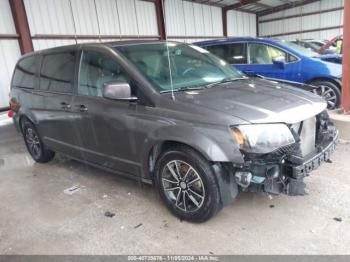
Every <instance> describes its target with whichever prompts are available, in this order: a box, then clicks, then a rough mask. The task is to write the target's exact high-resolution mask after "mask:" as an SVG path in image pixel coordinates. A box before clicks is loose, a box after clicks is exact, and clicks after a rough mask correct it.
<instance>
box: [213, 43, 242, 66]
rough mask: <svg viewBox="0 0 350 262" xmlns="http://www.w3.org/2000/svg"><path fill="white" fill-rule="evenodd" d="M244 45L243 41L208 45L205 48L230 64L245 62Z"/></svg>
mask: <svg viewBox="0 0 350 262" xmlns="http://www.w3.org/2000/svg"><path fill="white" fill-rule="evenodd" d="M246 46H247V45H246V44H245V43H234V44H223V45H214V46H208V47H207V50H208V51H210V52H211V53H213V54H214V55H216V56H218V57H220V58H222V59H224V60H226V61H227V62H228V63H230V64H246V63H247V50H246Z"/></svg>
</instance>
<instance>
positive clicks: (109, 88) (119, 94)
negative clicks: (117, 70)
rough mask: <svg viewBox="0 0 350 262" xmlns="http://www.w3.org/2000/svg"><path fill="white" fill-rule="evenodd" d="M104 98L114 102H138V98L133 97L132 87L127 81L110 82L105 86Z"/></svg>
mask: <svg viewBox="0 0 350 262" xmlns="http://www.w3.org/2000/svg"><path fill="white" fill-rule="evenodd" d="M102 94H103V97H104V98H108V99H113V100H125V101H136V100H137V97H134V96H131V88H130V85H129V84H128V83H127V82H125V81H117V80H116V81H110V82H106V83H104V84H103V93H102Z"/></svg>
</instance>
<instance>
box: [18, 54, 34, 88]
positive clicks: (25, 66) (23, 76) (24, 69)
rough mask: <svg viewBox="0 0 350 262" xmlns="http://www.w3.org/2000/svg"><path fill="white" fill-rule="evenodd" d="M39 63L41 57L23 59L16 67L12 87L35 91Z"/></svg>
mask: <svg viewBox="0 0 350 262" xmlns="http://www.w3.org/2000/svg"><path fill="white" fill-rule="evenodd" d="M38 63H39V57H38V56H37V55H33V56H29V57H25V58H23V59H21V60H20V61H19V62H18V63H17V65H16V68H15V72H14V74H13V80H12V86H14V87H19V88H30V89H33V88H34V87H35V85H36V72H37V68H38Z"/></svg>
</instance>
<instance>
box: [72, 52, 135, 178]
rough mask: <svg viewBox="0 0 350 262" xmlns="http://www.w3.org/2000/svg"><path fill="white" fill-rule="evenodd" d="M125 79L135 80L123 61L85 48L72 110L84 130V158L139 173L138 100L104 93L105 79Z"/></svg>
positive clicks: (126, 171)
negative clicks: (120, 63)
mask: <svg viewBox="0 0 350 262" xmlns="http://www.w3.org/2000/svg"><path fill="white" fill-rule="evenodd" d="M113 80H119V81H120V80H122V81H126V82H128V83H130V85H131V86H132V85H133V83H132V82H131V80H130V77H129V76H128V75H127V74H126V73H125V72H124V70H122V68H121V67H120V66H119V64H118V63H117V62H116V61H115V60H114V59H113V58H111V57H109V56H108V55H106V54H102V53H100V52H96V51H83V52H82V57H81V62H80V75H79V83H78V87H77V91H76V95H75V96H74V98H73V103H72V104H73V105H72V110H73V111H74V113H75V114H77V115H78V116H79V117H77V121H76V122H75V124H76V126H77V129H79V130H80V139H81V145H80V146H81V151H82V155H83V158H84V160H86V161H88V162H92V163H95V164H98V165H101V166H104V167H107V168H112V169H114V170H117V171H121V172H123V173H128V174H130V175H136V174H137V173H138V170H139V166H140V164H139V162H138V161H137V159H136V155H137V154H136V152H135V145H134V141H135V139H134V135H133V133H132V132H130V131H129V130H130V129H133V126H134V125H135V124H136V117H135V116H136V108H137V104H136V103H132V102H129V101H117V100H110V99H106V98H103V97H102V88H103V84H104V83H105V82H109V81H113Z"/></svg>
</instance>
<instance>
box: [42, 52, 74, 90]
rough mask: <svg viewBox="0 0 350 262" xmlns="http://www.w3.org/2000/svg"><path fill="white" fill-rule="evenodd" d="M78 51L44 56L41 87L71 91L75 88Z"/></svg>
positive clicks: (43, 88)
mask: <svg viewBox="0 0 350 262" xmlns="http://www.w3.org/2000/svg"><path fill="white" fill-rule="evenodd" d="M75 58H76V52H75V51H70V52H62V53H56V54H47V55H44V56H43V59H42V64H41V70H40V89H41V90H48V91H53V92H61V93H70V92H72V90H73V82H74V71H75Z"/></svg>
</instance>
